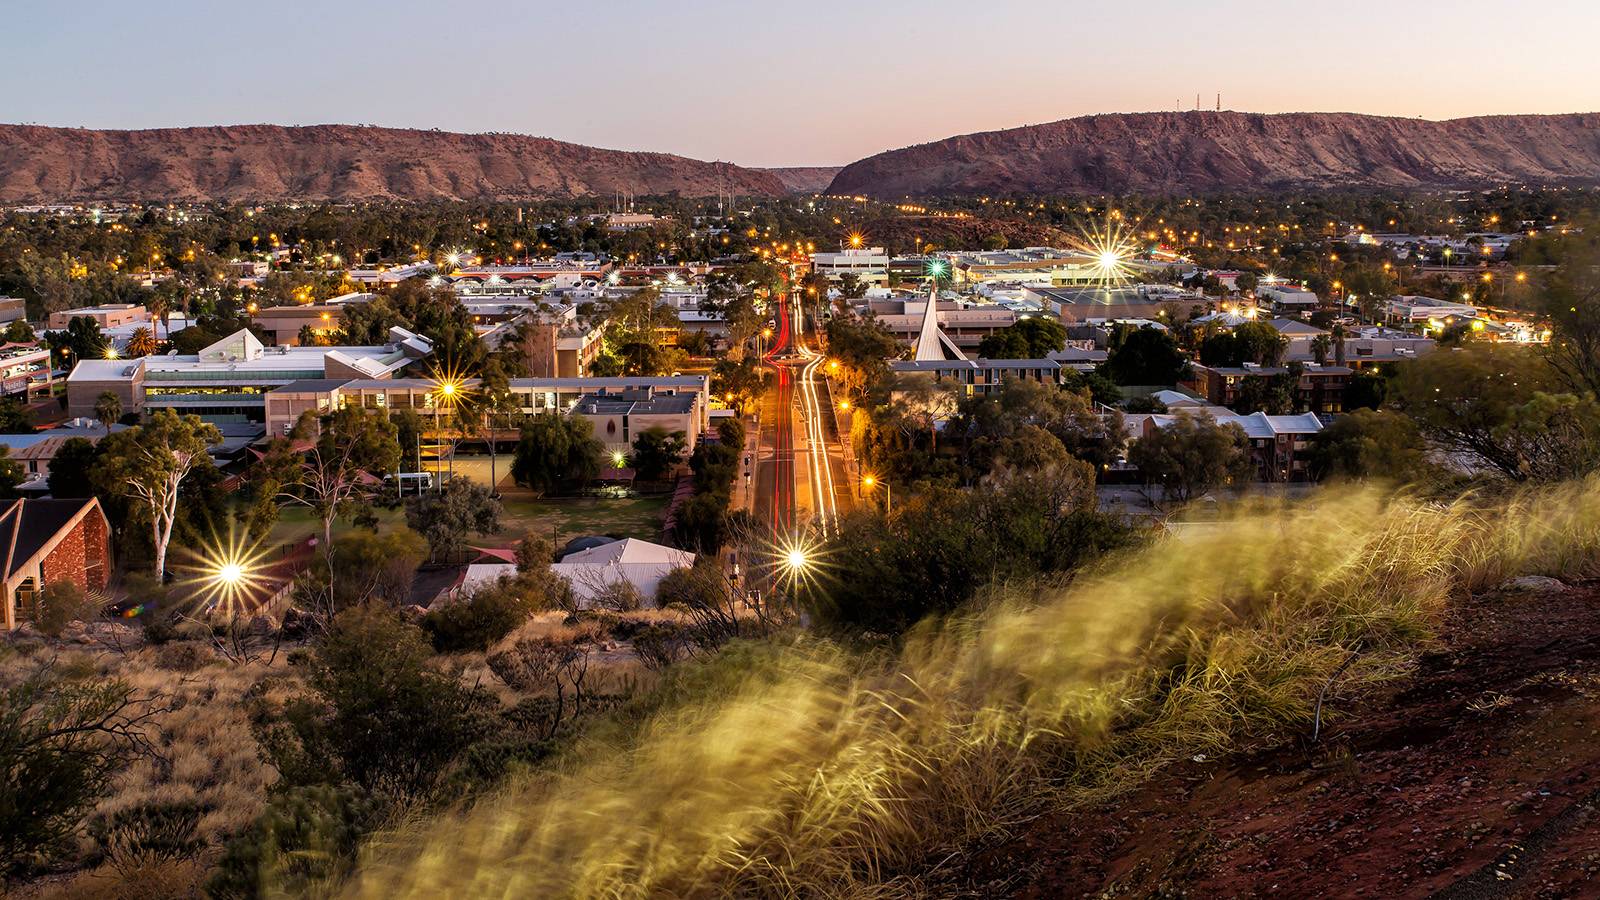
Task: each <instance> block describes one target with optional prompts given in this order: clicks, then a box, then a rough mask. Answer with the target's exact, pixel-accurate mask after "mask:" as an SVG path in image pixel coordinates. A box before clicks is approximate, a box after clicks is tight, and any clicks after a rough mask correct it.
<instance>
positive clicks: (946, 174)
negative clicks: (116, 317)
mask: <svg viewBox="0 0 1600 900" xmlns="http://www.w3.org/2000/svg"><path fill="white" fill-rule="evenodd" d="M1508 183H1517V184H1566V185H1587V184H1600V114H1594V113H1584V114H1570V115H1541V116H1533V115H1529V116H1480V117H1475V118H1467V119H1452V120H1448V121H1430V120H1424V119H1401V118H1391V117H1383V116H1367V115H1357V114H1352V113H1284V114H1275V115H1265V114H1255V113H1238V112H1175V113H1128V114H1112V115H1095V116H1084V117H1080V118H1073V119H1065V120H1062V121H1059V122H1052V123H1049V124H1044V125H1029V126H1025V127H1021V128H1010V129H1006V130H1003V131H991V132H985V133H981V134H968V135H961V136H958V137H951V138H946V139H944V140H940V141H933V142H931V143H927V144H919V145H917V146H914V147H906V148H903V149H899V150H890V151H887V152H884V153H879V154H876V155H874V156H870V157H868V158H866V159H863V160H860V161H859V162H855V163H852V164H850V165H848V166H844V167H842V168H834V167H826V166H813V167H790V168H771V169H759V168H751V167H746V166H739V165H734V164H733V163H726V162H705V161H701V160H695V159H689V158H687V157H683V156H676V155H672V154H667V153H643V152H630V151H622V150H604V149H599V148H595V147H586V146H583V145H580V144H572V143H566V142H563V141H556V140H551V139H548V138H538V137H529V136H526V135H516V134H500V133H493V134H457V133H451V132H441V131H422V130H413V129H399V128H375V127H367V126H353V125H313V126H304V127H287V126H279V125H231V126H215V127H201V128H162V129H150V130H143V131H102V130H90V129H74V128H50V127H43V126H33V125H0V203H45V202H58V201H72V200H178V201H207V200H217V201H280V200H338V201H360V200H388V199H399V200H496V199H507V200H520V199H546V198H548V199H567V198H576V197H586V196H610V195H613V194H617V193H631V194H638V195H650V194H657V195H660V194H679V195H682V196H711V195H715V194H721V193H731V194H736V195H742V196H762V197H774V196H781V195H784V194H787V193H799V194H811V193H829V194H838V195H854V194H862V195H866V196H872V197H879V198H898V197H905V196H931V195H976V194H1011V193H1016V194H1051V193H1179V192H1195V193H1223V192H1246V191H1258V190H1263V189H1266V190H1289V189H1343V188H1372V189H1430V188H1441V189H1448V188H1474V187H1489V186H1494V185H1501V184H1508Z"/></svg>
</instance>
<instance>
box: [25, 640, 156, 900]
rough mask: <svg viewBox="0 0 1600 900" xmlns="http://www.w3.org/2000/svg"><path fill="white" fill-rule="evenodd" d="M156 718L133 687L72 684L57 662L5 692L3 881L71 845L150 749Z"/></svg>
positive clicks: (108, 683) (110, 683) (109, 683)
mask: <svg viewBox="0 0 1600 900" xmlns="http://www.w3.org/2000/svg"><path fill="white" fill-rule="evenodd" d="M152 714H153V711H152V709H151V707H150V705H149V704H148V703H147V702H145V701H143V700H141V699H140V698H139V697H137V696H136V695H135V693H134V690H133V688H131V687H129V686H128V685H126V684H124V683H122V682H120V681H104V680H95V681H91V682H87V683H77V682H73V681H70V680H67V679H64V678H62V677H61V675H60V673H59V672H58V671H57V669H56V668H55V667H54V665H53V664H52V663H46V664H44V665H41V666H38V667H36V668H34V669H33V670H32V671H30V672H29V673H28V674H27V675H26V676H25V677H23V679H22V680H21V681H20V682H18V683H16V684H15V685H12V686H10V687H6V688H3V689H0V798H3V799H0V881H4V880H5V879H7V878H10V877H13V876H15V875H19V874H22V873H24V872H26V871H28V870H30V869H32V868H33V867H34V866H36V865H39V864H42V863H45V862H48V861H49V860H50V859H51V858H53V857H54V856H56V855H57V854H59V853H61V852H62V851H63V850H64V849H65V848H67V847H69V846H70V845H71V844H72V840H71V838H72V836H73V834H74V833H76V832H77V830H78V826H79V824H80V823H81V822H82V820H83V816H84V815H85V813H87V812H88V811H89V810H90V809H91V808H93V806H94V805H95V804H96V803H98V802H99V801H100V799H101V798H102V797H103V796H104V795H105V792H106V788H107V787H108V786H109V785H110V783H111V780H112V778H113V777H114V776H115V775H116V774H117V773H118V772H119V771H121V770H122V769H123V768H124V767H125V766H126V765H127V764H128V763H129V762H130V761H131V760H132V759H133V758H134V757H135V756H136V755H138V753H139V752H141V751H142V750H144V749H146V748H147V747H148V744H147V742H146V739H145V735H144V732H143V730H142V727H143V724H144V723H145V722H146V721H147V720H148V718H149V716H150V715H152Z"/></svg>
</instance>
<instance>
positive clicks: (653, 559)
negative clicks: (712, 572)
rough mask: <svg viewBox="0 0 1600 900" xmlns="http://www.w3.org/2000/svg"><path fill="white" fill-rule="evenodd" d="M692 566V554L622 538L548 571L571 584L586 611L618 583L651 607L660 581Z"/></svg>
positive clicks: (565, 558) (580, 553) (564, 560)
mask: <svg viewBox="0 0 1600 900" xmlns="http://www.w3.org/2000/svg"><path fill="white" fill-rule="evenodd" d="M693 565H694V554H693V553H689V552H687V551H684V550H678V549H676V548H673V547H665V546H662V545H661V544H652V543H651V542H649V541H641V540H639V539H638V538H623V539H622V540H620V541H610V542H608V543H604V544H601V545H599V546H597V547H589V548H587V549H584V550H578V551H576V552H573V553H568V554H567V555H566V556H563V557H561V561H560V562H558V563H554V564H552V565H551V566H550V571H552V572H554V573H555V574H557V575H560V576H561V577H562V578H565V579H566V580H567V581H568V582H569V583H570V584H571V585H572V593H573V597H574V599H575V600H576V601H577V604H578V608H579V609H588V608H591V607H593V605H594V602H595V598H596V597H597V596H598V595H600V594H601V593H603V592H604V591H606V590H607V589H608V588H610V587H611V586H612V585H614V584H616V583H618V582H620V581H627V582H629V583H630V584H632V585H633V587H634V589H635V590H637V591H638V592H639V596H640V597H641V598H642V599H643V600H644V602H645V605H647V606H655V605H656V604H655V596H656V589H657V588H659V587H660V586H661V580H662V579H663V578H666V577H667V575H668V574H669V573H671V572H672V571H674V570H676V569H687V568H689V567H690V566H693Z"/></svg>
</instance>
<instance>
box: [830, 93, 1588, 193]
mask: <svg viewBox="0 0 1600 900" xmlns="http://www.w3.org/2000/svg"><path fill="white" fill-rule="evenodd" d="M1506 183H1537V184H1596V183H1600V114H1593V113H1590V114H1574V115H1554V116H1480V117H1476V118H1470V119H1452V120H1449V121H1443V122H1436V121H1429V120H1424V119H1400V118H1390V117H1384V116H1365V115H1356V114H1352V113H1285V114H1279V115H1262V114H1255V113H1238V112H1172V113H1133V114H1123V115H1099V116H1084V117H1082V118H1076V119H1065V120H1062V121H1060V122H1051V123H1049V124H1046V125H1029V126H1026V127H1023V128H1010V129H1006V130H1004V131H991V132H986V133H983V134H968V135H962V136H960V137H952V138H946V139H944V140H942V141H934V142H932V143H928V144H921V145H918V146H915V147H906V148H904V149H901V150H891V151H889V152H887V153H879V154H877V155H876V156H871V157H868V158H866V159H863V160H861V161H859V162H856V163H852V164H850V165H848V166H845V167H844V168H843V169H842V170H841V171H840V172H839V174H838V176H836V177H835V178H834V180H833V183H832V184H830V185H829V186H828V191H827V192H828V193H830V194H865V195H868V196H873V197H902V196H919V195H920V196H926V195H936V194H945V195H951V194H967V195H971V194H1006V193H1018V194H1052V193H1169V192H1170V193H1176V192H1197V193H1206V192H1229V191H1253V190H1261V189H1297V188H1309V189H1330V188H1333V189H1337V188H1390V189H1411V188H1470V187H1485V186H1491V185H1498V184H1506Z"/></svg>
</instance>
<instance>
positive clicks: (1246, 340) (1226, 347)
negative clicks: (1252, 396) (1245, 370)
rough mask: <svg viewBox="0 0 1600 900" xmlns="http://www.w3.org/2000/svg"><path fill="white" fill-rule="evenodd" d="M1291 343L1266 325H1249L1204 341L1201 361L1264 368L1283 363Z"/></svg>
mask: <svg viewBox="0 0 1600 900" xmlns="http://www.w3.org/2000/svg"><path fill="white" fill-rule="evenodd" d="M1288 346H1289V341H1288V339H1287V338H1285V337H1284V336H1283V335H1281V334H1279V333H1278V329H1276V328H1273V327H1272V326H1271V325H1269V324H1267V323H1266V322H1246V323H1244V324H1243V325H1240V326H1239V327H1237V328H1235V329H1233V331H1231V332H1227V331H1222V332H1218V333H1216V334H1212V335H1209V336H1207V337H1206V339H1205V340H1204V341H1201V342H1200V361H1201V362H1203V363H1205V364H1206V365H1208V366H1242V365H1244V364H1245V363H1247V362H1248V363H1255V364H1256V365H1260V366H1278V365H1282V364H1283V353H1284V350H1286V349H1287V348H1288Z"/></svg>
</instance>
